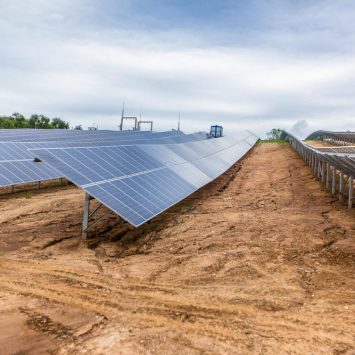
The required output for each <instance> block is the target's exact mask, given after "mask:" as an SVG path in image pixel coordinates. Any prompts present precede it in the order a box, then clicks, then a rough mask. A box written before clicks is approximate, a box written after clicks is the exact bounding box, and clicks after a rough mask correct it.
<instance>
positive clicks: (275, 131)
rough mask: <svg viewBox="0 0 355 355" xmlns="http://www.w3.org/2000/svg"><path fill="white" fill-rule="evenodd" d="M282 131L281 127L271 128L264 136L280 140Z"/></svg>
mask: <svg viewBox="0 0 355 355" xmlns="http://www.w3.org/2000/svg"><path fill="white" fill-rule="evenodd" d="M282 132H283V130H282V129H281V128H273V129H272V130H271V131H270V132H268V133H266V137H267V138H268V139H270V140H280V139H281V134H282Z"/></svg>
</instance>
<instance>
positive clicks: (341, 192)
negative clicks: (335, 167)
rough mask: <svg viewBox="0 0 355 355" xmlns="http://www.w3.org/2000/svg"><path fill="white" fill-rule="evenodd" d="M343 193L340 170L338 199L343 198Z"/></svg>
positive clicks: (342, 174) (342, 177) (342, 178)
mask: <svg viewBox="0 0 355 355" xmlns="http://www.w3.org/2000/svg"><path fill="white" fill-rule="evenodd" d="M343 195H344V173H343V172H342V171H340V179H339V200H340V201H341V200H342V199H343Z"/></svg>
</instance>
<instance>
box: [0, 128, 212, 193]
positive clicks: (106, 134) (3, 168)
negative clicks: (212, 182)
mask: <svg viewBox="0 0 355 355" xmlns="http://www.w3.org/2000/svg"><path fill="white" fill-rule="evenodd" d="M73 132H75V133H74V134H73ZM87 133H88V134H87ZM54 135H55V139H56V140H53V138H54ZM0 137H1V138H0V187H6V186H11V185H16V184H23V183H30V182H36V181H42V180H48V179H57V178H60V177H63V175H62V174H61V173H60V172H58V171H57V170H56V169H53V168H52V167H50V166H48V165H47V164H45V163H35V162H34V161H33V160H34V156H33V154H32V153H31V152H30V149H39V148H56V147H78V146H80V147H93V146H96V147H100V146H107V145H126V144H133V143H134V144H136V145H140V144H147V143H149V144H158V143H160V144H176V143H182V142H189V141H198V140H202V139H206V134H205V133H197V134H190V135H185V134H184V133H182V132H178V131H169V132H160V133H152V132H139V131H133V132H132V131H130V132H127V131H123V132H119V131H66V130H39V129H38V130H27V129H25V130H22V129H21V130H0ZM4 137H5V138H6V139H5V138H4ZM69 138H70V140H68V139H69ZM10 139H13V140H15V141H10ZM36 139H37V141H35V140H36ZM47 139H48V140H47ZM1 140H4V141H1ZM16 140H19V141H16ZM22 140H23V141H22Z"/></svg>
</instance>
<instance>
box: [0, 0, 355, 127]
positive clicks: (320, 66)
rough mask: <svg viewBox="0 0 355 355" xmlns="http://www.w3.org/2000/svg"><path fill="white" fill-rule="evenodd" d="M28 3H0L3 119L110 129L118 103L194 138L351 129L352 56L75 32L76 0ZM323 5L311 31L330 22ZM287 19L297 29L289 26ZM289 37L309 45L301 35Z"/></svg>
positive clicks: (183, 37)
mask: <svg viewBox="0 0 355 355" xmlns="http://www.w3.org/2000/svg"><path fill="white" fill-rule="evenodd" d="M33 3H34V4H35V6H32V7H31V6H30V7H29V9H28V11H27V9H26V11H24V12H21V6H20V4H22V6H25V3H24V2H23V1H21V2H19V1H13V2H3V1H1V0H0V5H1V6H5V14H6V18H7V20H6V21H5V23H3V24H2V25H0V31H1V32H0V39H2V41H1V42H0V58H1V59H0V64H1V66H0V77H1V78H2V81H3V82H5V83H6V85H2V86H1V87H0V102H1V106H0V109H1V111H2V112H1V113H12V112H14V111H20V112H22V113H24V114H31V113H33V112H41V113H45V114H48V115H52V116H54V115H55V116H58V115H59V116H62V117H63V118H64V119H66V120H68V121H70V122H71V124H72V125H75V124H79V123H81V124H83V125H84V126H87V125H91V124H92V122H96V123H99V125H100V126H101V127H102V128H115V127H116V126H117V122H118V120H117V117H118V116H119V115H120V110H121V105H122V101H123V100H125V101H126V104H127V106H128V108H129V109H130V110H131V113H132V114H134V113H135V114H138V113H139V111H141V112H142V113H143V115H144V117H145V118H152V119H155V127H156V128H157V129H167V128H169V127H171V126H172V125H174V127H175V122H176V117H177V113H178V112H179V111H181V112H182V117H183V127H184V128H185V129H186V130H192V131H193V130H200V129H208V124H209V123H214V122H220V123H222V124H223V125H225V126H226V127H227V128H229V129H231V130H233V129H238V128H249V129H251V130H255V131H257V132H258V133H259V134H263V131H265V130H268V129H270V128H272V127H273V126H281V127H286V128H287V127H291V126H292V125H293V124H294V123H295V122H296V121H299V120H302V119H306V120H307V121H308V122H309V123H310V124H311V126H313V125H314V126H316V125H318V126H317V127H315V128H334V129H345V128H353V129H354V128H355V127H354V121H355V120H352V118H353V117H355V104H354V102H353V98H352V93H353V91H354V89H355V74H354V73H355V55H354V54H353V53H351V52H347V53H344V52H343V51H334V52H329V51H326V52H324V51H319V52H318V51H315V52H313V53H312V52H311V51H309V52H306V53H304V52H302V51H300V50H297V51H289V50H283V49H281V48H279V46H275V45H274V42H275V41H276V42H277V41H279V42H278V43H282V41H283V40H280V38H281V37H282V36H281V35H280V34H279V35H275V36H274V37H273V38H274V39H272V38H270V36H271V35H272V33H273V31H271V32H269V33H267V34H265V36H261V37H263V38H264V39H265V40H266V39H267V38H268V42H266V43H264V44H261V45H258V46H256V45H248V44H247V43H245V42H244V43H242V44H239V45H236V44H235V45H232V44H229V45H224V46H217V45H215V44H211V45H208V41H207V40H206V38H203V39H202V42H201V46H199V47H198V46H196V45H195V43H196V41H197V40H196V36H195V34H194V33H191V38H189V36H188V31H186V32H180V33H179V32H176V31H173V30H172V31H171V33H168V34H167V33H160V32H159V33H156V32H142V31H140V30H132V29H131V30H127V31H125V30H123V29H122V28H112V29H107V28H102V27H100V26H98V25H97V26H96V27H95V26H94V25H91V26H89V27H90V28H89V27H85V28H80V22H78V21H77V19H78V17H80V16H83V15H80V16H79V15H77V13H78V12H79V11H80V10H81V9H82V6H83V3H82V2H80V1H74V2H70V1H64V2H63V1H52V2H48V1H44V0H43V1H40V0H37V1H33ZM90 3H91V4H93V1H91V2H89V5H88V6H90ZM327 6H328V7H329V8H330V9H329V8H326V9H324V11H322V12H320V13H319V12H318V13H316V15H315V16H316V17H315V23H319V22H322V21H325V20H324V19H327V18H328V17H329V16H330V13H331V9H333V8H332V5H331V4H330V3H327ZM341 9H342V11H343V10H344V9H343V7H342V8H341ZM316 11H319V8H315V9H313V10H312V7H311V8H307V16H309V17H310V18H307V16H306V19H302V20H301V21H300V24H305V23H309V22H311V21H312V18H311V14H312V13H315V12H316ZM333 11H334V9H333ZM344 11H345V10H344ZM15 14H18V16H14V15H15ZM42 18H43V19H44V20H43V21H42V22H41V21H39V19H42ZM289 19H290V22H291V24H293V25H294V26H295V21H296V20H295V17H294V16H292V17H291V16H290V18H289ZM38 21H39V23H38ZM334 21H335V20H334ZM75 23H76V25H77V27H75V26H74V24H75ZM297 24H298V25H299V23H298V22H297ZM327 31H329V28H328V29H327ZM341 31H344V32H346V26H345V25H344V24H342V25H341ZM290 33H292V32H288V35H290ZM311 33H312V34H313V33H314V29H312V30H311ZM346 33H347V32H346ZM285 35H286V34H285ZM293 36H294V37H297V40H298V42H299V43H302V39H303V40H304V41H305V42H307V38H306V37H307V35H305V36H304V35H303V34H301V35H300V34H299V33H298V34H297V33H296V34H295V33H294V34H293ZM168 38H171V42H167V39H168ZM285 38H286V37H285ZM176 39H178V41H176ZM192 44H193V45H192ZM351 124H352V127H350V126H349V125H351Z"/></svg>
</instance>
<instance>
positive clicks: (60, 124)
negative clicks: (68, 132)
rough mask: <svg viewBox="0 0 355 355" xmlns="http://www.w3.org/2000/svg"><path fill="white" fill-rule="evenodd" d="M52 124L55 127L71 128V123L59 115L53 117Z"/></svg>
mask: <svg viewBox="0 0 355 355" xmlns="http://www.w3.org/2000/svg"><path fill="white" fill-rule="evenodd" d="M51 125H52V127H53V128H60V129H69V123H68V122H65V121H63V120H62V119H61V118H58V117H55V118H53V119H52V122H51Z"/></svg>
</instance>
